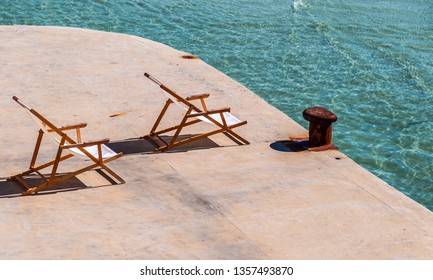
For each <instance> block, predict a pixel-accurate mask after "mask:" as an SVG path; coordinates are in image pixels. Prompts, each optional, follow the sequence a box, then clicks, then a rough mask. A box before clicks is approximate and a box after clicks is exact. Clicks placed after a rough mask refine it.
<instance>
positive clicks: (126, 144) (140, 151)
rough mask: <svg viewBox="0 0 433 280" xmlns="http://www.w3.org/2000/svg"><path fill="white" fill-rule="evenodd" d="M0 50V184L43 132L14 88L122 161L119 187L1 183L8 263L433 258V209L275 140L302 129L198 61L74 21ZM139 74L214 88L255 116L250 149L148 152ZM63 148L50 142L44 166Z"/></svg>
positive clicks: (3, 252)
mask: <svg viewBox="0 0 433 280" xmlns="http://www.w3.org/2000/svg"><path fill="white" fill-rule="evenodd" d="M0 42H1V44H0V88H1V98H0V108H1V109H0V139H1V145H0V157H1V159H0V177H2V178H6V177H8V176H11V175H13V174H15V173H18V172H20V171H23V170H24V169H26V168H27V166H28V163H29V160H30V157H31V154H32V149H33V145H34V141H35V140H36V136H37V127H36V125H35V124H34V122H33V121H32V120H31V118H29V116H28V115H27V114H26V113H25V112H24V111H23V110H22V109H21V107H19V106H18V105H17V104H16V103H15V102H14V101H13V100H12V96H14V95H16V96H18V97H20V98H21V99H22V100H23V101H24V102H26V103H27V104H29V105H31V106H32V107H33V108H34V109H36V110H37V111H39V112H40V113H42V114H43V115H44V116H46V117H47V118H49V119H50V120H52V121H53V122H54V123H56V124H58V125H63V124H70V123H77V122H87V123H88V127H87V128H86V129H85V130H84V138H85V139H87V140H89V139H99V138H105V137H109V138H110V139H112V140H114V142H115V143H114V144H113V146H112V147H113V149H116V150H118V151H124V152H125V153H126V156H124V157H122V158H121V159H118V160H117V161H114V162H112V163H110V164H109V166H110V167H111V168H112V169H113V170H115V171H116V172H117V173H119V175H121V176H122V177H123V178H124V179H125V181H126V184H122V185H112V184H111V183H110V182H109V181H106V180H105V179H104V178H103V177H101V176H100V174H99V173H98V172H96V171H90V172H87V173H85V174H82V175H79V176H77V178H74V179H73V180H71V181H69V182H67V183H64V184H62V186H59V187H74V188H78V190H75V191H61V190H58V191H57V192H54V193H49V194H45V195H42V194H39V195H33V196H28V197H14V198H7V197H9V196H11V195H13V194H15V193H16V192H17V186H16V185H15V184H14V183H13V182H8V181H5V180H1V181H0V195H1V196H2V198H0V212H1V214H0V224H1V229H0V258H1V259H431V258H433V215H432V213H431V212H430V211H428V210H426V209H425V208H423V207H422V206H420V205H418V204H417V203H415V202H414V201H412V200H411V199H409V198H407V197H406V196H404V195H403V194H401V193H399V192H398V191H396V190H395V189H394V188H392V187H390V186H389V185H387V184H386V183H384V182H383V181H381V180H379V179H378V178H376V177H375V176H373V175H372V174H370V173H368V172H367V171H366V170H364V169H362V168H361V167H360V166H358V165H357V164H356V163H354V162H353V161H352V160H350V159H349V158H347V157H346V156H345V155H344V154H342V153H341V152H339V151H326V152H309V151H300V152H294V150H293V149H289V148H287V147H286V146H285V145H283V144H284V143H278V141H283V140H288V139H289V137H294V138H296V137H306V136H307V135H308V132H307V131H306V130H305V129H304V128H302V127H301V126H300V125H298V124H297V123H295V122H294V121H292V120H291V119H290V118H289V117H287V116H286V115H284V114H283V113H282V112H280V111H278V110H277V109H275V108H273V107H272V106H270V105H269V104H267V103H266V102H265V101H264V100H262V99H261V98H259V97H257V96H256V95H255V94H253V93H252V92H251V91H249V90H248V89H246V88H245V87H243V86H242V85H240V84H239V83H237V82H235V81H233V80H231V79H230V78H229V77H227V76H225V75H224V74H222V73H221V72H219V71H217V70H216V69H214V68H212V67H210V66H209V65H207V64H206V63H205V62H203V61H201V60H200V59H183V58H181V56H182V55H185V53H183V52H181V51H178V50H174V49H172V48H169V47H167V46H165V45H162V44H159V43H156V42H153V41H149V40H146V39H142V38H138V37H134V36H128V35H121V34H113V33H104V32H96V31H89V30H82V29H73V28H58V27H28V26H3V27H0ZM234 67H235V66H234ZM144 72H149V73H151V74H153V75H154V76H155V77H157V78H158V79H160V80H161V81H162V82H164V83H165V84H166V85H167V86H169V87H170V88H172V89H174V90H176V91H177V92H178V93H179V94H181V95H182V96H187V95H190V94H194V93H202V92H208V93H211V97H210V99H209V104H210V105H211V107H216V108H219V107H224V106H230V107H231V108H232V112H233V114H234V115H236V116H238V117H239V118H240V119H242V120H248V124H247V125H246V126H242V127H240V128H238V129H236V131H237V132H239V133H240V134H241V135H243V136H245V137H246V138H247V139H248V140H250V141H251V145H248V146H238V145H236V144H234V143H233V142H232V141H231V140H230V139H228V138H227V137H225V136H224V135H217V136H212V137H210V138H209V139H205V140H204V141H200V142H197V143H194V144H191V145H188V146H186V147H183V149H181V150H180V151H179V150H178V151H174V152H167V153H153V152H151V151H152V150H151V148H150V146H149V144H148V143H147V142H145V141H142V140H137V139H136V138H137V137H139V136H142V135H144V134H146V132H148V131H149V129H150V128H151V126H152V124H153V121H154V119H155V118H156V116H157V114H158V113H159V110H160V109H161V108H162V106H163V103H164V101H165V96H164V94H163V93H162V92H161V91H160V89H159V88H158V87H157V86H155V85H154V84H153V83H151V82H150V81H149V80H147V79H145V78H144V77H143V73H144ZM321 105H325V106H326V104H321ZM181 113H182V112H180V111H178V110H177V108H173V111H170V116H171V117H172V123H170V124H172V125H173V124H175V122H176V121H175V120H176V119H178V117H179V116H180V115H179V114H181ZM168 122H170V120H168ZM208 128H209V127H208V126H207V125H201V126H199V127H198V129H208ZM334 129H338V124H337V125H335V128H334ZM197 131H198V130H188V131H185V132H184V133H196V132H197ZM55 150H56V147H55V146H54V145H53V143H52V142H50V141H45V142H44V145H43V150H42V151H41V158H40V159H41V160H44V159H49V158H50V157H52V156H53V155H54V153H55ZM81 163H82V161H81V160H79V159H76V160H71V162H70V163H67V162H66V164H64V165H63V166H62V169H61V171H64V172H67V171H70V170H73V168H74V167H76V166H78V165H79V164H81Z"/></svg>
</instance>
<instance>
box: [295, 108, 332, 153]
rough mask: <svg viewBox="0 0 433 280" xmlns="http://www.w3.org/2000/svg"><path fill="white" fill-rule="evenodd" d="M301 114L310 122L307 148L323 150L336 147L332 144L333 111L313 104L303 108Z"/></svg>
mask: <svg viewBox="0 0 433 280" xmlns="http://www.w3.org/2000/svg"><path fill="white" fill-rule="evenodd" d="M302 116H303V117H304V119H306V120H307V121H309V122H310V128H309V139H308V150H310V151H325V150H329V149H336V148H337V147H336V146H335V145H334V144H332V123H333V122H335V121H337V116H336V115H335V114H334V113H332V112H331V111H329V110H327V109H326V108H323V107H320V106H315V107H310V108H307V109H305V110H304V112H302Z"/></svg>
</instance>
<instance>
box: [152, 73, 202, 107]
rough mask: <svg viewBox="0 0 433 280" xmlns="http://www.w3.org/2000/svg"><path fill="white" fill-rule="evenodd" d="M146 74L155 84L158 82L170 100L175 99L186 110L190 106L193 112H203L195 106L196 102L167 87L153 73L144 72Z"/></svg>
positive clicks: (174, 101)
mask: <svg viewBox="0 0 433 280" xmlns="http://www.w3.org/2000/svg"><path fill="white" fill-rule="evenodd" d="M144 76H145V77H147V78H148V79H149V80H151V81H152V82H154V83H155V84H157V85H158V86H159V87H160V88H161V89H162V90H163V91H164V92H165V93H166V95H167V97H168V98H170V100H171V101H173V103H175V104H176V105H177V106H179V107H180V108H182V109H184V110H188V109H189V108H192V110H193V112H195V113H200V112H202V110H201V109H200V108H198V107H197V106H195V105H194V104H192V103H191V102H189V101H188V100H186V99H185V98H183V97H182V96H180V95H179V94H177V93H176V92H175V91H173V90H171V89H169V88H168V87H166V86H165V85H164V84H163V83H161V82H160V81H158V80H157V79H156V78H155V77H153V76H152V75H150V74H148V73H144Z"/></svg>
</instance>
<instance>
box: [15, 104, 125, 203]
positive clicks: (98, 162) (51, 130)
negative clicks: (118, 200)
mask: <svg viewBox="0 0 433 280" xmlns="http://www.w3.org/2000/svg"><path fill="white" fill-rule="evenodd" d="M13 99H14V100H15V101H16V102H17V103H18V104H19V105H21V107H23V108H24V109H26V111H27V112H28V113H29V114H30V115H31V116H32V117H33V119H34V120H35V121H36V123H37V124H38V125H39V127H40V129H39V135H38V138H37V140H36V145H35V148H34V151H33V156H32V159H31V162H30V167H29V169H28V170H26V171H24V172H22V173H20V174H17V175H14V176H11V177H10V178H9V180H16V181H18V182H19V183H20V184H21V185H22V186H23V187H24V189H25V191H24V192H23V193H22V194H23V195H27V194H32V193H36V192H38V191H41V190H44V189H46V188H49V187H51V186H53V185H54V184H57V183H60V182H63V181H65V180H68V179H70V178H72V177H74V176H76V175H78V174H80V173H83V172H85V171H88V170H91V169H93V168H96V167H100V168H101V169H102V170H104V171H106V172H107V173H109V174H110V175H111V176H113V177H114V178H115V179H116V180H118V181H119V183H124V182H125V181H123V179H122V178H121V177H120V176H119V175H117V174H116V173H114V171H112V170H111V169H110V168H108V167H107V166H106V163H108V162H110V161H113V160H115V159H117V158H119V157H121V156H122V155H123V154H122V153H116V152H114V151H112V150H111V149H110V148H109V147H107V146H106V145H105V144H107V143H108V142H109V141H110V140H108V139H103V140H99V141H91V142H81V130H80V129H81V128H83V127H86V126H87V124H86V123H81V124H77V125H67V126H62V127H57V126H55V125H54V124H52V123H51V122H49V121H48V120H47V119H46V118H44V117H43V116H42V115H41V114H39V113H38V112H37V111H36V110H34V109H32V108H30V107H29V106H27V105H26V104H24V103H23V102H22V101H21V100H19V99H18V97H16V96H14V97H13ZM67 130H75V134H76V138H77V141H75V140H73V139H72V138H71V137H70V136H68V134H66V133H65V131H67ZM44 134H48V135H50V136H51V138H52V139H53V140H54V142H55V143H56V144H57V146H58V148H57V154H56V156H55V158H54V159H53V160H51V161H49V162H46V163H44V164H39V165H36V159H37V157H38V153H39V148H40V145H41V143H42V137H43V136H44ZM63 152H66V153H65V154H64V155H63ZM75 155H77V156H81V157H85V158H87V159H89V160H90V161H91V164H90V165H88V166H86V167H83V168H81V169H79V170H76V171H73V172H70V173H67V174H66V175H62V176H57V175H58V174H56V172H57V169H58V167H59V164H60V162H62V161H64V160H66V159H68V158H71V157H73V156H75ZM51 166H52V169H51V172H50V174H48V175H43V174H42V173H41V170H42V169H45V168H48V167H51ZM30 174H37V175H39V176H40V177H41V178H42V179H43V180H44V183H42V184H40V185H38V186H35V187H32V186H30V185H29V184H27V183H26V181H25V176H27V175H30Z"/></svg>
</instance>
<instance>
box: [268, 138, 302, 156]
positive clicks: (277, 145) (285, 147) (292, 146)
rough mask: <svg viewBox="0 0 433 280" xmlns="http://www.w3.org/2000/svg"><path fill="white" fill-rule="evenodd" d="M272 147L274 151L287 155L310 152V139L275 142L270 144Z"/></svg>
mask: <svg viewBox="0 0 433 280" xmlns="http://www.w3.org/2000/svg"><path fill="white" fill-rule="evenodd" d="M270 147H271V148H272V149H273V150H276V151H279V152H286V153H287V152H289V153H296V152H303V151H308V139H299V140H282V141H275V142H273V143H271V144H270Z"/></svg>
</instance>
